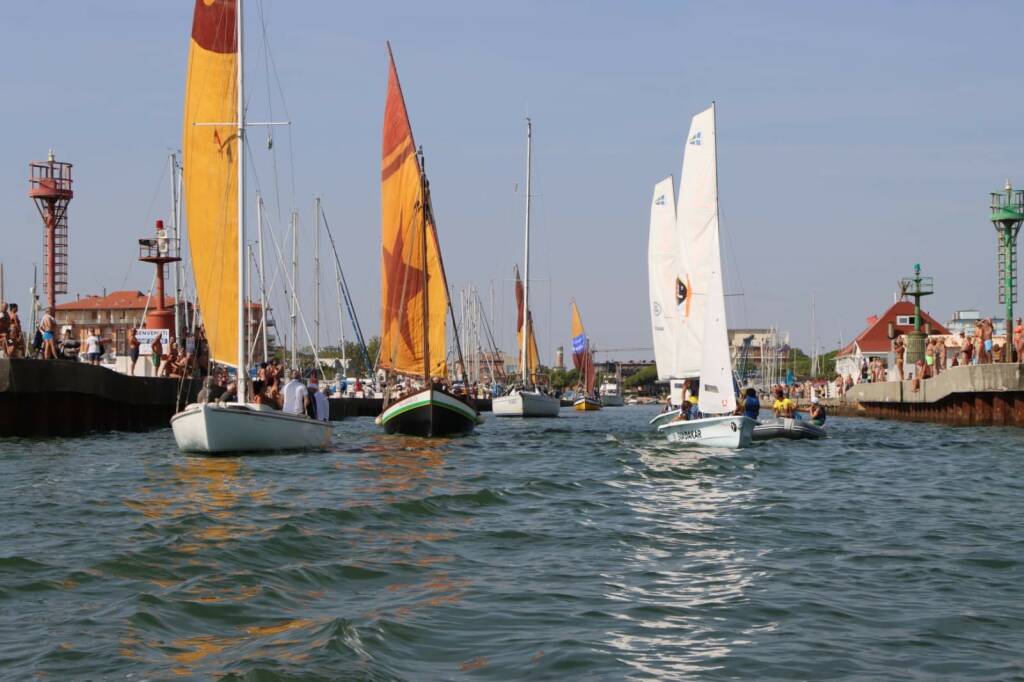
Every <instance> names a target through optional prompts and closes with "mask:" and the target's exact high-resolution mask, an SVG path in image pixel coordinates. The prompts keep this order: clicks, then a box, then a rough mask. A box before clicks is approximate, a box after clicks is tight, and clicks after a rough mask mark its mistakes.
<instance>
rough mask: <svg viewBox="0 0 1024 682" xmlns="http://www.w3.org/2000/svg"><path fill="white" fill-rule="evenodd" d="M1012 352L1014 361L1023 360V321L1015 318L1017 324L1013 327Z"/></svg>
mask: <svg viewBox="0 0 1024 682" xmlns="http://www.w3.org/2000/svg"><path fill="white" fill-rule="evenodd" d="M1013 352H1014V353H1015V356H1016V357H1014V362H1024V323H1022V322H1021V319H1020V318H1019V317H1018V318H1017V324H1015V325H1014V327H1013Z"/></svg>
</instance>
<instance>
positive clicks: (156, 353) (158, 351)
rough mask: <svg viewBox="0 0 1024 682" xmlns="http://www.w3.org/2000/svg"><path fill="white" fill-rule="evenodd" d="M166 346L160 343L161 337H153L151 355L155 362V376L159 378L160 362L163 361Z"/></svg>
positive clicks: (150, 345) (150, 348)
mask: <svg viewBox="0 0 1024 682" xmlns="http://www.w3.org/2000/svg"><path fill="white" fill-rule="evenodd" d="M163 354H164V344H162V343H160V335H159V334H157V335H156V336H154V337H153V340H152V341H150V342H149V355H150V359H151V360H152V361H153V374H154V375H157V376H159V374H160V361H161V360H163Z"/></svg>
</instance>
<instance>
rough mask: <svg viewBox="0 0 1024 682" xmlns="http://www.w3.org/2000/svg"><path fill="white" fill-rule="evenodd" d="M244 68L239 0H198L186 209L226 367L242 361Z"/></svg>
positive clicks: (206, 308)
mask: <svg viewBox="0 0 1024 682" xmlns="http://www.w3.org/2000/svg"><path fill="white" fill-rule="evenodd" d="M237 68H238V45H237V43H236V35H235V0H196V6H195V12H194V15H193V19H192V40H191V44H190V45H189V51H188V75H187V80H186V84H185V120H184V134H183V140H182V151H183V154H184V158H183V161H184V171H183V181H184V184H185V212H186V213H185V214H186V218H187V220H188V239H189V247H190V249H191V255H192V267H193V269H194V271H195V281H196V293H197V294H198V297H199V306H200V310H201V311H202V316H203V326H204V328H205V330H206V337H207V339H208V341H209V344H210V357H211V358H212V359H213V360H215V361H216V362H220V363H222V364H226V365H235V364H236V363H237V361H238V356H237V351H238V296H239V291H238V267H239V264H238V197H237V193H238V185H237V183H238V164H237V159H238V137H237V134H236V133H237V123H236V122H237V120H238V119H237V116H238V112H237V106H238V73H237ZM210 123H221V124H224V125H207V124H210Z"/></svg>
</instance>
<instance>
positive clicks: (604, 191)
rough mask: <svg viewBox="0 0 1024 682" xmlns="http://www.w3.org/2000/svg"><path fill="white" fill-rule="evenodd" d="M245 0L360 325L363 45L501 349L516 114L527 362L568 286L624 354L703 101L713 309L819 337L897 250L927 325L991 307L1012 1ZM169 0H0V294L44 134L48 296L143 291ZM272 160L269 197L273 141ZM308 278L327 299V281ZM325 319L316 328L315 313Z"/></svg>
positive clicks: (172, 64) (257, 58)
mask: <svg viewBox="0 0 1024 682" xmlns="http://www.w3.org/2000/svg"><path fill="white" fill-rule="evenodd" d="M262 4H263V5H264V13H265V16H266V22H267V29H268V32H269V36H270V41H271V49H272V52H273V56H274V59H275V62H276V64H277V70H278V73H279V75H280V77H281V80H282V84H283V89H284V95H285V100H286V104H287V107H288V112H289V115H290V119H291V120H292V122H293V124H294V125H293V129H292V133H291V135H292V139H293V142H294V144H293V146H292V150H291V151H292V155H293V158H294V162H295V182H296V192H295V202H296V203H297V205H298V208H299V209H300V211H301V212H302V214H303V220H304V224H305V225H306V226H308V225H309V222H310V218H311V216H310V203H311V198H312V196H313V194H314V193H319V194H321V195H322V196H323V200H324V202H325V207H326V210H327V212H328V216H329V219H330V220H331V223H332V227H334V229H335V230H336V232H337V233H338V234H339V236H340V238H341V241H342V244H343V254H342V257H343V259H344V263H345V266H346V270H347V276H348V278H349V282H350V283H351V284H352V286H353V289H354V290H355V296H356V301H355V302H356V305H357V307H358V311H359V313H360V315H361V317H362V322H363V326H364V329H365V330H366V331H367V332H368V333H375V331H376V329H377V327H378V315H379V308H378V298H379V265H378V253H379V167H380V129H381V118H382V113H383V106H384V89H385V84H386V80H385V78H386V55H385V49H384V41H385V40H387V39H389V40H391V42H392V44H393V46H394V50H395V56H396V60H397V62H398V67H399V73H400V76H401V78H402V81H403V86H404V89H405V94H406V100H407V103H408V106H409V111H410V116H411V118H412V124H413V130H414V132H415V135H416V138H417V142H419V143H420V144H422V145H423V146H424V147H425V150H426V153H427V159H428V170H429V173H430V177H431V182H432V186H433V194H434V200H435V204H436V209H437V214H438V226H439V231H440V236H441V241H442V249H443V251H444V255H445V261H446V265H447V267H448V271H449V279H450V281H451V283H452V284H453V285H454V286H462V285H465V284H466V283H468V282H475V283H476V284H477V286H478V287H479V288H480V289H481V291H482V293H483V295H484V297H485V299H486V298H487V297H488V292H489V288H490V283H491V281H492V280H494V281H495V286H496V290H497V296H498V298H499V301H498V304H497V308H496V310H497V313H498V316H499V317H500V318H502V319H500V320H499V326H500V327H501V328H502V329H503V332H502V334H501V336H502V337H503V339H504V341H505V345H506V346H508V345H511V344H510V339H511V338H512V334H511V327H512V324H513V318H512V304H511V288H510V286H509V284H508V282H507V280H508V278H509V277H510V276H511V269H512V264H513V263H514V262H518V261H521V259H522V221H523V213H522V197H521V195H519V194H516V193H514V187H515V185H516V183H521V182H522V179H523V172H524V138H523V116H524V115H526V114H529V115H530V116H531V117H532V118H533V119H534V121H535V147H534V151H535V156H534V158H535V174H534V178H535V193H536V194H537V195H538V197H537V200H536V213H535V216H534V217H535V221H534V227H535V232H534V245H535V249H534V256H535V258H534V261H533V273H534V274H535V276H536V277H537V278H538V279H545V280H546V279H548V278H550V280H551V283H550V285H548V284H547V283H538V284H537V286H536V287H535V291H536V293H537V298H538V299H539V300H537V305H536V306H535V315H536V317H537V323H538V326H539V327H540V331H541V335H540V336H541V338H540V342H541V345H542V353H543V354H544V357H545V358H550V354H551V353H550V351H551V347H552V346H554V345H557V344H560V343H561V344H568V337H569V307H568V302H569V299H570V297H573V296H575V297H576V299H577V300H578V302H579V304H580V307H581V310H582V313H583V317H584V322H585V323H586V325H587V327H588V332H589V334H590V335H591V337H592V338H593V340H594V343H595V344H596V345H597V346H599V347H605V348H610V347H645V346H650V322H649V316H648V310H647V274H646V249H647V227H648V204H649V201H650V197H651V190H652V186H653V184H654V183H655V182H656V181H658V180H659V179H660V178H662V177H663V176H665V175H667V174H669V173H673V174H676V175H678V172H679V166H680V162H681V153H682V148H683V138H684V136H685V134H686V131H687V128H688V125H689V119H690V117H691V116H692V115H693V114H694V113H696V112H697V111H699V110H701V109H703V108H704V107H706V106H707V105H708V103H709V102H710V101H711V100H713V99H714V100H716V101H717V103H718V125H719V160H720V161H719V163H720V188H721V202H722V226H723V232H724V244H725V255H726V271H727V289H728V290H729V291H732V292H742V293H743V294H744V295H743V296H742V297H733V298H731V299H730V310H729V313H730V324H731V326H764V325H770V324H774V325H777V326H779V327H781V328H782V329H787V330H790V331H791V332H792V333H793V336H794V340H795V341H796V342H797V343H798V344H800V345H806V344H807V342H808V340H809V337H810V329H809V326H810V321H809V302H810V295H811V294H812V293H814V294H815V296H816V299H817V320H818V324H817V327H818V335H819V337H820V338H821V340H822V343H823V344H825V345H826V346H832V347H834V346H835V345H836V344H837V343H838V341H839V338H840V335H843V337H844V339H845V340H849V338H850V337H851V336H852V335H853V334H855V333H856V332H858V331H859V330H860V329H861V328H862V326H863V322H864V318H865V317H866V316H867V315H870V314H872V313H879V312H881V311H882V310H883V309H884V308H885V307H886V306H887V305H888V303H890V302H891V301H892V291H893V290H894V289H895V282H896V280H897V279H898V278H899V277H901V276H904V275H907V274H909V272H910V270H911V268H912V265H913V263H915V262H917V261H920V262H921V263H922V264H923V266H924V268H925V270H926V272H927V274H931V275H934V276H935V281H936V291H937V293H936V295H935V296H934V297H933V299H932V300H930V301H929V302H928V303H929V308H930V309H931V311H932V312H933V313H934V314H936V315H938V316H939V317H940V319H946V318H947V317H948V315H949V314H950V313H951V312H952V311H953V310H955V309H958V308H963V307H979V308H981V309H982V310H983V311H985V312H987V313H990V314H991V313H995V312H997V308H998V306H997V304H996V276H995V250H996V247H995V238H994V234H993V230H992V228H991V226H990V224H989V223H988V221H987V215H988V212H987V207H988V192H990V191H992V190H995V189H998V188H1000V187H1001V186H1002V184H1003V182H1004V180H1005V179H1006V178H1008V177H1009V178H1010V179H1012V180H1015V181H1016V182H1017V184H1019V185H1021V186H1024V172H1021V163H1020V152H1021V134H1020V126H1021V123H1020V119H1021V117H1020V112H1021V108H1022V107H1021V105H1022V103H1024V91H1022V90H1021V88H1020V87H1019V74H1017V73H1016V71H1017V70H1018V68H1019V61H1020V60H1019V55H1018V54H1017V48H1016V42H1017V41H1015V40H1014V39H1013V35H1014V33H1013V31H1015V30H1016V27H1018V26H1020V25H1022V24H1024V5H1022V4H1021V3H1019V2H977V3H963V2H900V3H892V2H858V3H834V2H773V3H764V2H714V3H711V2H703V3H686V2H632V3H623V2H603V1H598V2H557V3H553V2H539V1H538V2H529V1H528V2H519V3H500V4H499V3H480V2H468V1H467V2H438V3H428V4H424V3H422V2H391V3H338V2H327V1H313V0H309V1H306V2H299V1H292V2H283V0H263V3H262ZM428 5H429V6H428ZM248 7H249V17H248V18H249V19H250V22H249V27H250V28H249V36H250V38H251V39H252V42H251V43H250V45H251V46H252V47H253V50H252V52H251V55H252V60H251V61H250V71H249V74H250V76H251V78H252V80H251V84H252V85H253V86H254V89H253V92H252V105H251V107H250V112H251V113H250V116H251V117H253V118H258V119H264V118H265V117H266V116H268V115H269V114H268V112H267V105H266V99H267V98H266V79H265V77H264V75H263V74H264V73H265V69H264V68H263V65H262V61H263V58H262V44H261V42H260V41H259V40H258V35H257V33H258V31H257V24H256V19H257V9H258V2H257V1H256V0H251V1H250V2H249V4H248ZM191 14H192V3H191V2H190V1H188V0H180V1H178V2H101V1H99V0H77V1H74V2H72V1H70V0H55V1H54V2H48V3H3V5H2V6H0V60H2V61H3V63H4V64H6V65H7V68H6V69H5V77H4V79H3V84H4V96H3V97H2V98H0V122H2V124H3V125H2V129H3V131H4V154H3V164H2V165H0V211H2V214H3V216H4V232H3V234H4V235H5V240H4V243H5V246H4V248H3V250H2V252H0V254H2V255H0V259H2V260H3V261H4V263H5V266H6V269H7V289H8V292H12V291H13V293H9V295H8V298H10V299H12V300H16V301H20V302H22V303H24V302H25V301H26V300H27V294H23V293H22V292H27V288H28V285H29V281H30V279H31V264H32V263H33V262H38V263H41V258H42V232H41V227H40V221H39V218H38V216H37V215H36V212H35V209H34V208H33V206H32V204H31V202H30V201H29V199H28V198H27V197H26V194H25V192H26V188H27V181H26V176H27V164H28V162H29V160H31V159H41V158H45V155H46V151H47V149H49V148H54V149H55V150H56V151H57V154H58V157H59V158H60V159H63V160H68V161H71V162H73V163H74V164H75V189H76V198H75V199H74V202H73V203H72V206H71V212H70V219H71V236H70V241H71V261H70V291H71V292H72V294H71V296H70V297H71V298H73V297H74V292H80V293H82V294H86V293H97V292H100V291H101V290H102V289H103V288H107V289H108V290H113V289H120V288H138V289H142V290H146V289H147V288H148V287H149V283H150V278H151V268H150V266H148V265H143V264H140V263H134V264H133V263H132V261H133V259H134V257H135V255H136V242H135V240H136V239H137V238H138V237H139V236H143V235H145V234H147V233H148V231H149V230H150V229H151V225H152V221H153V220H154V219H155V218H163V217H166V215H167V213H168V202H169V200H168V198H167V190H166V177H164V183H163V184H159V182H160V179H161V175H162V174H163V172H164V167H165V166H166V154H167V152H168V151H169V150H170V149H172V148H177V147H178V146H179V145H180V137H181V110H182V93H183V87H184V74H185V62H186V54H187V47H188V36H189V31H190V26H191ZM274 116H275V117H278V118H279V117H281V116H282V114H281V110H280V101H279V100H277V101H275V104H274ZM259 137H260V135H259V134H254V138H256V141H258V139H259ZM275 149H276V150H277V152H278V159H277V160H278V167H279V169H280V187H281V201H282V212H286V211H287V208H288V206H289V205H290V203H291V202H292V198H291V190H290V186H291V181H290V176H289V171H288V158H289V145H288V139H287V134H285V133H283V132H281V131H279V132H278V133H277V144H276V145H275ZM255 157H256V158H255V161H256V164H257V166H258V168H259V175H260V182H261V184H262V185H263V186H264V187H265V188H267V187H270V186H271V185H272V184H273V178H272V174H271V172H270V157H269V154H268V152H266V150H265V148H262V147H260V146H259V145H257V149H256V154H255ZM268 200H269V201H271V202H272V203H273V197H268ZM303 262H304V263H306V264H309V263H311V256H309V255H308V249H307V255H305V256H304V257H303ZM326 262H329V261H327V259H326V256H325V263H326ZM303 277H304V282H305V284H306V285H308V283H309V281H310V277H309V275H308V271H307V272H306V273H305V274H304V275H303ZM324 281H325V287H327V290H326V291H325V294H324V299H323V301H324V302H323V305H324V306H325V309H328V310H334V302H333V301H334V297H333V293H332V291H333V289H331V288H330V285H332V283H333V273H332V271H331V270H329V269H328V270H326V271H325V274H324ZM549 286H550V291H549V290H548V289H547V287H549ZM309 290H310V288H309V287H308V286H304V287H303V293H304V294H305V295H307V296H308V292H309ZM549 296H550V300H551V303H552V308H553V309H552V310H550V311H549V310H548V299H549ZM279 307H280V305H279ZM306 307H307V308H311V307H312V306H311V304H309V303H307V304H306ZM325 318H326V319H325V323H324V324H325V327H324V332H323V336H324V337H325V338H331V337H333V336H335V335H336V333H335V332H333V331H331V330H333V329H335V328H336V324H337V323H336V313H333V312H332V313H331V314H329V315H325ZM549 319H550V321H551V322H550V324H549ZM279 321H281V322H284V321H285V315H284V314H283V312H282V313H279ZM644 355H649V353H644V352H633V353H626V354H625V356H630V357H640V356H644Z"/></svg>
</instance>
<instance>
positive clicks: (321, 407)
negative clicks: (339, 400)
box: [309, 377, 331, 422]
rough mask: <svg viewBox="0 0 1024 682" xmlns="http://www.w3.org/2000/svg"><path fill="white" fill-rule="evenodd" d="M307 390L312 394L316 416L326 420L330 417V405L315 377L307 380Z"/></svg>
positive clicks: (323, 420) (320, 419)
mask: <svg viewBox="0 0 1024 682" xmlns="http://www.w3.org/2000/svg"><path fill="white" fill-rule="evenodd" d="M309 392H310V393H312V394H313V407H314V408H315V409H316V418H317V419H318V420H319V421H322V422H326V421H330V419H331V407H330V405H328V404H327V396H325V395H324V392H323V391H321V390H320V386H319V384H318V383H317V380H316V377H313V378H312V379H310V380H309Z"/></svg>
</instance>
